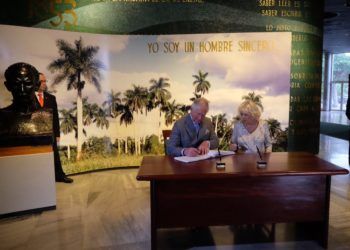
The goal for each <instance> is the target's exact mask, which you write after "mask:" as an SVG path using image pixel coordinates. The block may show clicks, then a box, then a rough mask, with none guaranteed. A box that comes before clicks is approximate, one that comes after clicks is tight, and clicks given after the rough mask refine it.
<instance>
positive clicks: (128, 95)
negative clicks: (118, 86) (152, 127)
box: [123, 84, 148, 114]
mask: <svg viewBox="0 0 350 250" xmlns="http://www.w3.org/2000/svg"><path fill="white" fill-rule="evenodd" d="M124 96H125V97H124V98H123V101H124V103H125V105H128V106H129V107H130V109H131V111H132V112H136V113H138V112H139V111H140V113H141V114H142V113H143V112H142V110H143V108H144V107H146V104H147V101H148V91H147V89H146V88H144V87H141V86H136V85H135V84H133V89H128V90H126V91H125V93H124Z"/></svg>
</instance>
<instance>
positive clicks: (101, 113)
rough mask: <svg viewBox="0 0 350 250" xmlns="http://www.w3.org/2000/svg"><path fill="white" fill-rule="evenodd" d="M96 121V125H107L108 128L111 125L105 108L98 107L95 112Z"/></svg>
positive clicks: (99, 126)
mask: <svg viewBox="0 0 350 250" xmlns="http://www.w3.org/2000/svg"><path fill="white" fill-rule="evenodd" d="M94 123H95V124H96V127H98V128H102V129H103V127H106V129H108V127H109V121H108V119H107V112H106V111H105V110H103V109H102V108H100V107H98V109H97V110H96V112H95V114H94Z"/></svg>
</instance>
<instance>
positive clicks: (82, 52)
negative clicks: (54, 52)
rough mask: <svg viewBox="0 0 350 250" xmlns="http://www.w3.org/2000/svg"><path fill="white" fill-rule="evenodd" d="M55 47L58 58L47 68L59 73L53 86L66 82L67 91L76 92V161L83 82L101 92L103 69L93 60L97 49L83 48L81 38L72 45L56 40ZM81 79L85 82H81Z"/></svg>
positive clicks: (81, 112)
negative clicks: (101, 73)
mask: <svg viewBox="0 0 350 250" xmlns="http://www.w3.org/2000/svg"><path fill="white" fill-rule="evenodd" d="M56 45H57V47H58V50H59V54H60V57H59V58H57V59H55V60H54V61H53V62H51V63H50V64H49V66H48V68H49V70H50V71H51V72H55V71H58V72H59V73H58V75H56V76H55V78H54V81H53V85H56V84H59V83H61V82H62V81H64V80H67V81H68V83H67V90H71V89H75V90H77V129H78V140H77V160H79V159H80V158H81V146H82V143H83V104H82V90H83V88H84V85H85V81H87V82H88V83H91V84H93V85H94V86H95V87H96V89H97V91H98V92H101V86H100V78H101V75H100V69H102V68H103V65H102V63H101V62H100V61H98V60H96V59H95V58H94V57H95V55H96V54H97V52H98V50H99V47H97V46H96V47H95V46H86V47H84V46H83V41H82V39H81V38H80V39H79V40H76V41H75V42H74V45H71V44H69V43H68V42H67V41H64V40H61V39H59V40H57V42H56ZM82 78H83V79H84V80H85V81H83V80H82Z"/></svg>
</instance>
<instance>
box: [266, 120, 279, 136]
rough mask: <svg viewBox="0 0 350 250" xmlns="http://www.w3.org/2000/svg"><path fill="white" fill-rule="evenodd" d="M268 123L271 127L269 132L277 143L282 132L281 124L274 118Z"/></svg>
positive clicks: (267, 121)
mask: <svg viewBox="0 0 350 250" xmlns="http://www.w3.org/2000/svg"><path fill="white" fill-rule="evenodd" d="M266 123H267V125H268V126H269V131H270V134H271V137H272V139H273V140H274V141H275V140H276V138H277V137H278V136H279V134H280V133H281V131H282V128H281V123H280V122H279V121H278V120H276V119H274V118H269V119H267V120H266Z"/></svg>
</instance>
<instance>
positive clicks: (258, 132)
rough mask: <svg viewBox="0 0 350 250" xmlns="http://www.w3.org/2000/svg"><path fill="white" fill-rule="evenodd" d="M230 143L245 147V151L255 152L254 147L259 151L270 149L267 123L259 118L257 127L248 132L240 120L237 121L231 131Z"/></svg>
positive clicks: (269, 150) (268, 150) (270, 143)
mask: <svg viewBox="0 0 350 250" xmlns="http://www.w3.org/2000/svg"><path fill="white" fill-rule="evenodd" d="M231 143H235V144H237V145H238V146H239V147H244V148H246V149H247V150H246V152H247V153H257V149H256V147H258V148H259V150H260V152H261V153H264V152H267V153H268V152H271V151H272V141H271V136H270V131H269V126H268V124H267V123H266V122H265V121H263V120H259V123H258V126H257V128H256V129H255V130H254V131H253V132H252V133H249V132H248V130H247V129H246V128H245V127H244V125H243V123H242V122H241V121H238V122H237V123H236V124H235V125H234V127H233V131H232V137H231Z"/></svg>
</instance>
